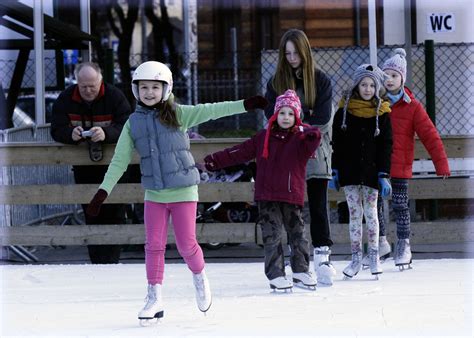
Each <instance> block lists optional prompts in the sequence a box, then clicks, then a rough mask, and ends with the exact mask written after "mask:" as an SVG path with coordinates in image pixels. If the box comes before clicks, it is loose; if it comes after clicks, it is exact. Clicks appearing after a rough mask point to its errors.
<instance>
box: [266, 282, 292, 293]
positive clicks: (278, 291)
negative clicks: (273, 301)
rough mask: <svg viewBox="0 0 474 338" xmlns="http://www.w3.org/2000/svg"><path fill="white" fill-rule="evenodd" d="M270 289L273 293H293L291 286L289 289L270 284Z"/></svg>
mask: <svg viewBox="0 0 474 338" xmlns="http://www.w3.org/2000/svg"><path fill="white" fill-rule="evenodd" d="M270 289H272V292H273V293H292V292H293V287H292V286H289V287H287V288H277V287H276V286H275V285H272V284H270Z"/></svg>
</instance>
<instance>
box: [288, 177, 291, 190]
mask: <svg viewBox="0 0 474 338" xmlns="http://www.w3.org/2000/svg"><path fill="white" fill-rule="evenodd" d="M288 192H291V173H289V174H288Z"/></svg>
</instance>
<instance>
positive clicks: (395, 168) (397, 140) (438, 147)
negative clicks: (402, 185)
mask: <svg viewBox="0 0 474 338" xmlns="http://www.w3.org/2000/svg"><path fill="white" fill-rule="evenodd" d="M405 93H406V95H404V96H403V97H402V98H401V99H400V100H399V101H398V102H396V103H395V104H394V105H393V106H392V107H391V108H392V112H391V113H390V114H389V116H390V121H391V123H392V137H393V146H392V160H391V168H390V176H391V177H395V178H411V177H412V165H413V160H414V152H415V133H416V135H418V137H419V138H420V140H421V142H422V143H423V145H424V146H425V148H426V150H427V151H428V153H429V154H430V156H431V160H432V161H433V164H434V166H435V168H436V174H437V175H438V176H444V175H448V176H449V175H450V171H449V164H448V158H447V156H446V152H445V150H444V146H443V142H442V141H441V138H440V136H439V134H438V131H437V130H436V127H435V126H434V124H433V122H431V120H430V118H429V116H428V114H427V112H426V111H425V109H424V108H423V106H422V105H421V103H420V102H419V101H418V100H416V99H415V97H414V96H413V94H412V92H411V91H410V90H409V89H408V88H406V87H405Z"/></svg>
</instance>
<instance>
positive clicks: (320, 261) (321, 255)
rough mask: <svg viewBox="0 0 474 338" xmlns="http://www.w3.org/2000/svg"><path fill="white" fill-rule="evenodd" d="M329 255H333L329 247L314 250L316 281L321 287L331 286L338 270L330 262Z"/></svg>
mask: <svg viewBox="0 0 474 338" xmlns="http://www.w3.org/2000/svg"><path fill="white" fill-rule="evenodd" d="M329 255H331V250H329V247H328V246H319V247H317V248H314V252H313V267H314V273H315V274H316V280H317V281H318V284H320V285H326V286H331V285H332V283H333V280H334V277H336V269H335V268H334V266H333V265H332V263H331V262H330V261H329Z"/></svg>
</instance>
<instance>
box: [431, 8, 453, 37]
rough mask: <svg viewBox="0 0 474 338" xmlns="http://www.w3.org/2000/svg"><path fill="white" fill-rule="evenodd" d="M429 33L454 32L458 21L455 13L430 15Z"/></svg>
mask: <svg viewBox="0 0 474 338" xmlns="http://www.w3.org/2000/svg"><path fill="white" fill-rule="evenodd" d="M426 26H427V27H426V28H427V30H428V33H441V32H443V33H449V32H454V30H455V28H456V20H455V19H454V14H453V13H430V14H428V17H427V22H426Z"/></svg>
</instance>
